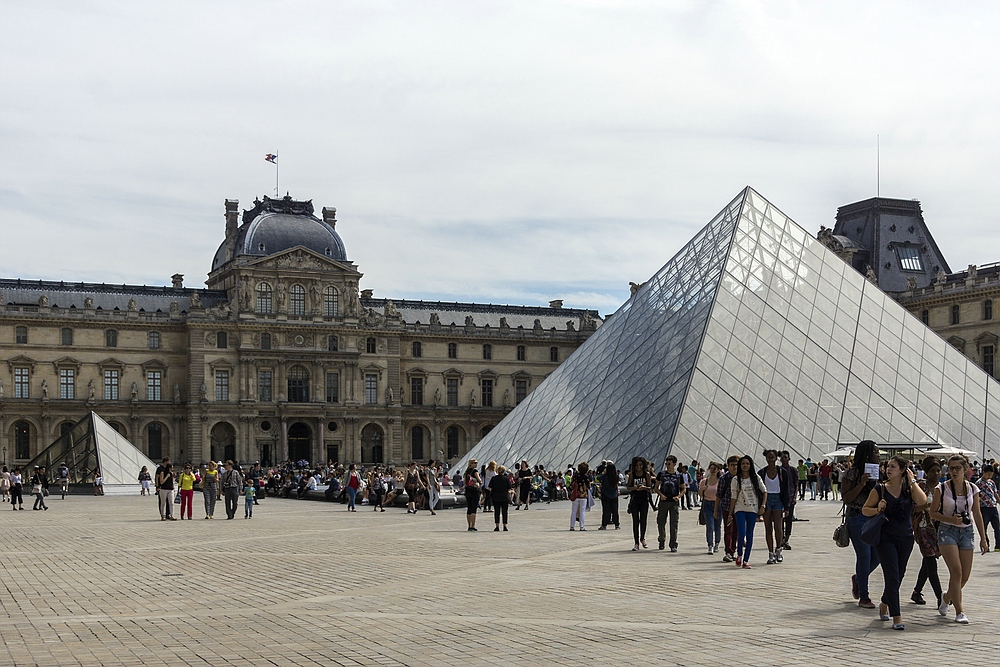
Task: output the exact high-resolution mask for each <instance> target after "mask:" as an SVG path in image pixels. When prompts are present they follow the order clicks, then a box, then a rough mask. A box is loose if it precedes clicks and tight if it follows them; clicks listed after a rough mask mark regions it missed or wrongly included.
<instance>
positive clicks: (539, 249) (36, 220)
mask: <svg viewBox="0 0 1000 667" xmlns="http://www.w3.org/2000/svg"><path fill="white" fill-rule="evenodd" d="M998 7H1000V6H998V5H996V4H992V3H974V2H970V3H962V4H961V5H956V4H954V3H939V2H917V1H914V0H908V1H906V2H870V1H865V2H853V3H852V2H838V3H813V2H801V3H793V2H760V3H753V2H746V1H742V2H709V1H693V2H675V3H644V2H635V3H630V2H624V1H615V2H543V1H539V0H536V1H532V2H524V3H518V2H511V1H509V0H504V1H503V2H489V3H487V2H474V1H469V0H462V1H461V2H458V1H452V2H414V1H412V0H407V1H404V2H376V1H366V2H357V3H350V2H329V1H326V0H323V1H316V2H306V1H301V2H296V1H285V2H279V1H276V0H270V1H268V2H252V1H248V0H242V1H240V2H225V1H219V2H211V3H206V2H201V1H199V2H186V1H184V0H173V1H171V2H133V1H129V2H118V3H116V2H96V1H86V0H67V1H66V2H45V1H42V0H31V1H25V2H18V1H16V0H6V1H5V2H4V3H3V21H2V23H0V100H2V104H0V156H2V159H0V234H2V235H0V239H2V242H0V275H2V276H4V277H15V278H45V279H56V280H87V281H101V282H129V283H140V284H141V283H145V284H156V285H162V284H168V283H169V276H170V275H171V274H173V273H175V272H180V273H184V274H186V276H187V278H186V282H187V284H189V285H200V284H201V283H202V281H203V280H204V279H205V274H206V273H207V271H208V268H209V264H210V261H211V258H212V255H213V253H214V252H215V248H216V247H217V246H218V244H219V243H220V242H221V241H222V238H223V232H224V222H223V210H224V209H223V201H224V199H226V198H230V199H239V200H240V203H241V205H242V206H243V207H247V206H249V205H250V202H252V200H253V199H254V197H255V196H259V195H263V194H273V192H274V185H275V184H274V179H275V172H274V167H273V166H272V165H270V164H268V163H266V162H265V161H264V154H265V153H267V152H272V151H278V152H279V155H280V169H281V172H280V178H281V183H280V187H281V194H284V193H285V191H286V190H287V191H289V192H290V193H291V195H292V196H294V197H296V198H302V199H312V200H313V201H314V202H315V203H316V205H317V209H318V208H320V207H322V206H335V207H337V209H338V219H339V224H338V231H339V232H340V234H341V236H342V237H343V238H344V242H345V244H346V246H347V251H348V256H349V257H350V258H351V259H352V260H354V261H355V262H357V263H358V264H359V265H360V268H361V270H362V271H363V272H364V273H365V278H364V280H363V284H362V287H367V288H370V289H373V290H375V294H376V296H394V297H400V298H440V299H453V300H478V301H491V302H498V303H515V304H545V303H546V302H547V301H548V300H550V299H554V298H563V299H564V300H565V302H566V305H567V306H586V307H592V308H598V309H599V310H600V311H601V312H602V313H607V312H611V311H613V310H614V309H615V308H616V307H617V306H618V305H619V304H620V303H621V302H622V301H623V300H624V298H626V296H627V295H628V282H629V281H636V282H640V281H642V280H645V279H646V278H647V277H649V276H650V275H651V274H652V273H654V272H655V271H656V269H657V268H659V267H660V266H661V265H662V264H664V263H665V262H666V261H667V260H668V259H669V258H670V256H671V255H673V253H674V252H676V250H677V249H679V248H680V247H681V246H682V245H683V244H684V242H685V241H687V240H688V238H690V236H691V235H692V234H693V233H694V232H695V231H696V230H697V229H698V228H700V227H701V226H702V225H704V224H705V223H706V222H707V221H708V220H709V219H710V218H711V217H712V216H713V215H714V214H715V213H716V212H717V211H718V210H719V209H721V208H722V207H723V206H724V205H725V204H726V203H727V202H728V201H729V200H730V199H731V198H732V197H734V196H735V195H736V194H737V193H738V192H739V190H740V189H741V188H742V187H743V186H745V185H747V184H750V185H753V186H754V187H755V188H756V189H757V190H759V191H760V192H761V193H762V194H763V195H764V196H765V197H767V198H769V199H770V200H771V201H772V202H774V203H775V204H776V205H778V206H779V207H780V208H781V209H782V210H784V211H785V213H787V214H788V215H790V216H791V217H792V218H794V219H795V220H796V221H798V222H799V223H800V224H802V225H803V226H805V227H806V228H807V229H809V230H811V231H815V230H816V229H818V228H819V225H821V224H826V225H831V224H832V222H833V219H834V215H835V212H836V209H837V207H838V206H839V205H842V204H846V203H849V202H852V201H857V200H859V199H864V198H867V197H870V196H873V195H874V194H875V187H876V168H875V165H876V136H877V135H880V136H881V192H882V194H883V195H884V196H891V197H900V198H907V199H909V198H914V199H919V200H921V202H922V204H923V208H924V212H925V217H926V219H927V220H928V223H929V224H930V226H931V230H932V232H933V233H934V234H935V236H936V238H937V241H938V244H939V245H940V247H941V248H942V250H943V252H944V253H945V256H946V257H947V259H948V261H949V263H950V264H951V266H952V268H953V270H957V269H960V268H962V267H964V266H965V265H966V264H969V263H978V264H985V263H987V262H992V261H997V260H1000V244H998V240H1000V225H998V224H997V222H998V213H997V207H996V206H995V205H994V204H993V201H992V197H993V196H994V195H995V191H996V186H997V175H998V166H997V163H998V161H997V158H996V155H997V154H998V152H1000V150H998V149H1000V129H998V128H1000V124H998V122H997V109H998V108H1000V104H998V103H1000V99H998V98H1000V88H998V87H997V86H996V72H997V71H998V69H1000V68H998V65H1000V63H998V60H1000V50H998V49H997V48H996V42H995V36H996V32H997V26H998V14H1000V10H998Z"/></svg>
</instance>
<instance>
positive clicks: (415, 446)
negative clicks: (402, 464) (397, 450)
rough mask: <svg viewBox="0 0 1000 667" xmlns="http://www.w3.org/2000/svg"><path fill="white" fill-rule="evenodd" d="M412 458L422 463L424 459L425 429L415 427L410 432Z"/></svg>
mask: <svg viewBox="0 0 1000 667" xmlns="http://www.w3.org/2000/svg"><path fill="white" fill-rule="evenodd" d="M410 458H411V459H412V460H414V461H420V460H422V459H423V458H424V427H423V426H414V427H413V430H412V431H411V432H410Z"/></svg>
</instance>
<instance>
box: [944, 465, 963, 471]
mask: <svg viewBox="0 0 1000 667" xmlns="http://www.w3.org/2000/svg"><path fill="white" fill-rule="evenodd" d="M948 470H955V471H957V472H962V471H963V470H965V466H948Z"/></svg>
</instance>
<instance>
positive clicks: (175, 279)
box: [170, 273, 184, 289]
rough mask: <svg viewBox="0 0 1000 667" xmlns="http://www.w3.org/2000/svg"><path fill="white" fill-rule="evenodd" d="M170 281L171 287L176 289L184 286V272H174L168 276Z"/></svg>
mask: <svg viewBox="0 0 1000 667" xmlns="http://www.w3.org/2000/svg"><path fill="white" fill-rule="evenodd" d="M170 283H171V285H173V287H175V288H178V289H179V288H181V287H184V274H183V273H175V274H174V275H172V276H170Z"/></svg>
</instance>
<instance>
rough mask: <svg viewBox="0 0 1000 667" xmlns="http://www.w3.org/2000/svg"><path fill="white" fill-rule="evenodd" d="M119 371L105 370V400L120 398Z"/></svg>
mask: <svg viewBox="0 0 1000 667" xmlns="http://www.w3.org/2000/svg"><path fill="white" fill-rule="evenodd" d="M118 383H119V377H118V371H104V400H105V401H117V400H118Z"/></svg>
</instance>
